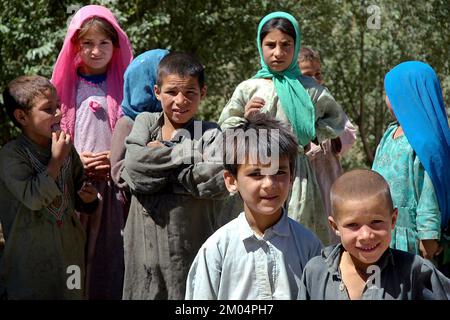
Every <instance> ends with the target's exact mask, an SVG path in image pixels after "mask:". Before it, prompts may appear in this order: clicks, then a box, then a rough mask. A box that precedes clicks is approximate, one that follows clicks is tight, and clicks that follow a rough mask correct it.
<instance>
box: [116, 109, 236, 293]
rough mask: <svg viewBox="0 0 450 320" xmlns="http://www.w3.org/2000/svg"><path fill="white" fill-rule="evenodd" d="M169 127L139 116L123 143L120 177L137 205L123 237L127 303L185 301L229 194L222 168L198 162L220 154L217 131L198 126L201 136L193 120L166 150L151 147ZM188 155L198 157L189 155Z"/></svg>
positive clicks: (133, 205)
mask: <svg viewBox="0 0 450 320" xmlns="http://www.w3.org/2000/svg"><path fill="white" fill-rule="evenodd" d="M163 121H164V118H163V114H162V113H161V114H155V113H148V112H143V113H141V114H140V115H138V116H137V117H136V121H135V123H134V126H133V129H132V131H131V133H130V135H129V136H128V138H127V139H126V141H125V144H126V148H127V152H126V155H125V165H124V169H123V172H122V178H123V179H124V181H125V182H126V183H127V184H128V186H129V187H130V190H131V192H132V199H131V207H130V212H129V215H128V219H127V223H126V226H125V231H124V243H125V279H124V291H123V298H124V299H183V298H184V294H185V287H186V278H187V274H188V271H189V267H190V265H191V263H192V261H193V260H194V257H195V255H196V253H197V251H198V249H199V248H200V246H201V245H202V244H203V242H204V241H205V240H206V239H207V238H208V237H209V236H210V235H211V234H212V233H213V232H214V231H215V230H216V229H217V227H218V223H217V221H216V215H217V214H218V213H219V212H220V209H221V207H222V202H223V201H222V199H224V198H225V197H226V196H227V195H228V191H227V190H226V187H225V184H224V181H223V165H222V163H211V162H201V161H198V160H199V159H198V157H199V156H202V155H203V154H204V153H206V152H209V151H211V149H214V146H215V143H216V139H215V138H216V137H217V136H218V135H219V134H220V130H219V129H218V126H217V125H216V124H213V123H208V122H204V121H200V122H197V123H196V125H198V124H199V123H200V124H201V132H200V133H199V132H198V130H194V128H195V127H196V125H195V124H194V121H193V120H191V121H190V122H189V123H187V124H186V125H185V126H184V128H183V129H184V130H178V131H177V134H176V135H175V137H174V138H172V139H171V141H170V142H168V143H167V146H164V147H157V148H150V147H148V146H147V143H148V142H149V141H154V140H159V141H161V140H162V139H161V127H162V125H163ZM195 129H198V127H197V128H195ZM194 131H195V132H194ZM189 136H190V137H189ZM200 146H202V148H199V147H200ZM189 149H191V150H195V151H194V152H192V154H191V155H189V152H187V150H189ZM180 150H184V151H186V152H184V153H183V152H181V153H180ZM194 158H196V161H194Z"/></svg>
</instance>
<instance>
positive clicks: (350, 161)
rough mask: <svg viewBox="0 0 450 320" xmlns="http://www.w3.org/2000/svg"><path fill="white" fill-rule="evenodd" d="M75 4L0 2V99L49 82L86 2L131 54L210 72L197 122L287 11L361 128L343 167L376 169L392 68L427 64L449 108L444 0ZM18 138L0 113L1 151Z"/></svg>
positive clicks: (212, 114)
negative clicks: (177, 54) (114, 27)
mask: <svg viewBox="0 0 450 320" xmlns="http://www.w3.org/2000/svg"><path fill="white" fill-rule="evenodd" d="M76 1H77V0H59V1H56V0H36V1H31V2H27V1H20V2H18V1H15V0H3V1H2V7H3V9H2V11H1V12H0V45H1V47H0V66H1V71H0V89H1V90H2V91H3V89H4V87H5V86H6V85H7V83H8V82H9V81H10V80H12V79H14V78H15V77H17V76H19V75H22V74H35V73H37V74H41V75H43V76H46V77H50V75H51V71H52V67H53V64H54V63H55V61H56V57H57V55H58V52H59V50H60V49H61V46H62V43H63V40H64V36H65V32H66V28H67V25H68V22H69V21H70V18H71V16H73V14H74V13H75V11H76V10H77V9H78V8H79V7H81V6H83V5H86V4H89V3H92V4H102V5H105V6H107V7H108V8H109V9H111V10H112V11H113V12H114V14H115V15H116V17H117V18H118V20H119V22H120V24H121V26H122V28H123V29H124V30H125V31H126V32H127V34H128V36H129V38H130V41H131V44H132V45H133V50H134V55H135V56H136V55H138V54H140V53H142V52H144V51H146V50H149V49H154V48H167V49H169V50H172V51H173V50H177V51H188V52H192V53H195V54H196V55H197V56H198V57H199V58H200V59H201V61H202V62H203V63H204V64H205V65H206V71H207V85H208V98H207V100H206V101H205V102H204V103H203V104H202V108H201V117H203V118H204V119H207V120H213V121H215V120H217V119H218V117H219V114H220V112H221V110H222V108H223V107H224V105H225V103H226V101H227V100H228V99H229V98H230V96H231V94H232V93H233V90H234V88H235V87H236V85H237V84H238V83H239V82H241V81H242V80H244V79H247V78H249V77H250V76H252V75H253V74H254V73H255V71H257V70H258V69H259V59H258V53H257V48H256V45H255V35H256V28H257V25H258V22H259V20H260V19H261V18H262V17H263V16H264V15H265V14H267V13H269V12H271V11H278V10H283V11H288V12H290V13H292V14H293V15H294V16H295V17H296V18H297V19H298V21H299V23H300V26H301V29H302V44H303V45H307V46H311V47H313V48H315V49H317V50H318V51H319V52H320V54H321V57H322V67H323V71H324V78H325V83H326V85H327V87H328V88H329V89H330V91H331V93H332V94H333V95H334V96H335V98H336V100H337V101H338V102H340V103H341V105H342V106H343V108H344V110H345V111H346V112H347V114H348V115H349V117H350V119H351V120H352V122H353V123H354V124H355V125H356V126H357V128H358V133H359V134H358V141H357V143H356V145H355V146H354V147H353V148H352V150H351V151H350V152H349V154H347V155H346V156H345V157H344V159H343V164H344V167H345V168H346V169H350V168H354V167H368V166H370V165H371V163H372V160H373V156H374V152H375V149H376V146H377V144H378V142H379V140H380V138H381V136H382V134H383V132H384V130H385V128H386V126H387V124H388V123H389V122H390V121H392V118H390V115H389V112H388V110H387V108H386V106H385V102H384V90H383V79H384V75H385V74H386V72H387V71H389V70H390V69H391V68H392V67H394V66H395V65H397V64H398V63H400V62H402V61H405V60H422V61H425V62H427V63H429V64H430V65H431V66H432V67H433V68H434V69H435V70H436V72H437V73H438V75H439V77H440V80H441V83H442V86H443V89H444V99H445V101H446V105H447V106H449V105H450V103H449V102H450V62H449V57H450V20H449V18H448V17H450V1H449V0H430V1H425V0H420V1H414V0H404V1H396V0H380V1H375V0H370V1H365V0H358V1H357V0H334V1H332V0H292V1H290V0H280V1H266V0H246V1H231V0H216V1H205V0H189V1H184V0H183V1H181V0H158V1H153V0H150V1H143V0H128V1H118V0H109V1H108V0H104V1H94V2H87V1H78V2H76ZM0 99H1V98H0ZM16 134H17V130H16V129H14V128H13V126H12V124H11V122H10V121H9V119H8V118H7V116H6V115H5V113H4V110H0V146H1V145H3V144H4V143H5V142H7V141H8V140H9V139H11V138H12V137H14V136H15V135H16Z"/></svg>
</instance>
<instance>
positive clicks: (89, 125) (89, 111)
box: [74, 76, 112, 153]
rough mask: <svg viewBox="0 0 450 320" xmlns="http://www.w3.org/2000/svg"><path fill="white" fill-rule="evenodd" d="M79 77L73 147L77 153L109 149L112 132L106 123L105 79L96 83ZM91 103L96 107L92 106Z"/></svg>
mask: <svg viewBox="0 0 450 320" xmlns="http://www.w3.org/2000/svg"><path fill="white" fill-rule="evenodd" d="M79 79H80V81H79V82H78V86H77V98H76V102H77V112H76V117H77V122H76V123H75V139H74V145H75V148H76V149H77V151H78V152H79V153H81V152H83V151H90V152H102V151H106V150H109V149H110V148H111V138H112V132H111V127H110V125H109V123H108V104H107V99H106V79H103V81H101V82H98V83H95V82H92V81H89V80H88V78H84V77H82V76H80V77H79ZM92 104H95V105H96V107H95V108H94V107H92V106H91V105H92Z"/></svg>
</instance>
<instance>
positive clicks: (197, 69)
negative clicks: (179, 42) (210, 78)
mask: <svg viewBox="0 0 450 320" xmlns="http://www.w3.org/2000/svg"><path fill="white" fill-rule="evenodd" d="M169 74H176V75H179V76H183V77H184V76H191V77H194V78H197V81H198V84H199V86H200V88H203V87H204V86H205V68H204V67H203V65H202V64H201V63H200V61H198V60H197V58H195V57H194V56H193V55H190V54H188V53H184V52H171V53H169V54H167V55H166V56H165V57H164V58H162V60H161V62H160V63H159V66H158V79H157V81H156V84H157V85H158V87H161V85H162V82H163V79H164V77H165V76H167V75H169Z"/></svg>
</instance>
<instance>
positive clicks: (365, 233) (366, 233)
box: [360, 225, 374, 240]
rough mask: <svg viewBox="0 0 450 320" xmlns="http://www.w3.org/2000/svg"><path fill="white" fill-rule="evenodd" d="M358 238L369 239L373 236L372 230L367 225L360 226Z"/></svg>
mask: <svg viewBox="0 0 450 320" xmlns="http://www.w3.org/2000/svg"><path fill="white" fill-rule="evenodd" d="M360 238H361V239H363V240H369V239H373V238H374V234H373V230H372V228H370V227H369V226H366V225H364V226H362V227H361V229H360Z"/></svg>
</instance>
